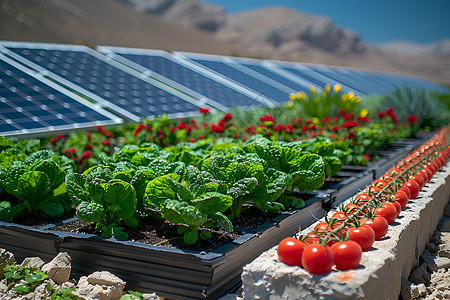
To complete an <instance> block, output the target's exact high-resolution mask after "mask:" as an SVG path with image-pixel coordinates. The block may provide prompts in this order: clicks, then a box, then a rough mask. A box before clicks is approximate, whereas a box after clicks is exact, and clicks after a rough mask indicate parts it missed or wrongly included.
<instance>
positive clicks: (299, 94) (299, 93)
mask: <svg viewBox="0 0 450 300" xmlns="http://www.w3.org/2000/svg"><path fill="white" fill-rule="evenodd" d="M297 98H299V99H305V98H306V94H305V92H304V91H300V92H298V93H297Z"/></svg>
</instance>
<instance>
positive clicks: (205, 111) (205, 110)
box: [198, 107, 211, 115]
mask: <svg viewBox="0 0 450 300" xmlns="http://www.w3.org/2000/svg"><path fill="white" fill-rule="evenodd" d="M198 112H199V113H201V114H205V115H206V114H209V113H211V112H210V111H209V108H207V107H205V108H200V109H199V110H198Z"/></svg>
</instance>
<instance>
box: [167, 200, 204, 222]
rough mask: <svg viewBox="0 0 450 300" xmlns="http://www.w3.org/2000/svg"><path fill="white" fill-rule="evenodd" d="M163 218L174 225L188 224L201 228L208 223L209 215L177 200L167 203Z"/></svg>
mask: <svg viewBox="0 0 450 300" xmlns="http://www.w3.org/2000/svg"><path fill="white" fill-rule="evenodd" d="M163 217H164V218H165V219H167V220H168V221H169V222H171V223H173V224H186V225H189V226H192V227H199V226H201V225H203V224H204V223H205V222H206V221H207V215H206V214H203V213H202V212H201V211H200V210H198V209H197V208H196V207H195V206H193V205H189V204H188V203H186V202H180V201H177V200H168V201H166V203H165V209H164V211H163Z"/></svg>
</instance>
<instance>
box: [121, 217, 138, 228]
mask: <svg viewBox="0 0 450 300" xmlns="http://www.w3.org/2000/svg"><path fill="white" fill-rule="evenodd" d="M123 221H124V222H125V224H127V226H128V227H131V228H137V227H138V226H139V220H138V219H136V218H133V217H132V218H128V219H123Z"/></svg>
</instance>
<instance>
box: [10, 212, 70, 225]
mask: <svg viewBox="0 0 450 300" xmlns="http://www.w3.org/2000/svg"><path fill="white" fill-rule="evenodd" d="M73 216H75V212H74V211H71V212H69V213H67V214H65V215H62V216H60V217H56V218H55V217H54V218H52V217H49V216H47V215H33V214H23V215H20V216H17V217H15V218H14V221H13V222H12V223H15V224H20V225H25V226H30V227H33V228H40V227H43V226H45V225H50V224H55V223H58V222H62V221H64V220H67V219H69V218H72V217H73Z"/></svg>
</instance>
